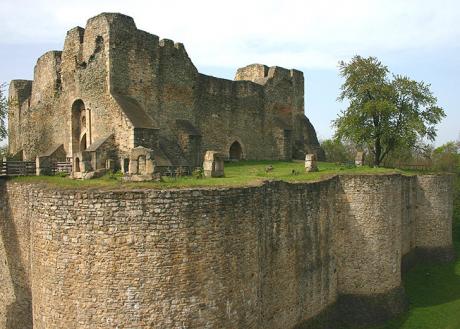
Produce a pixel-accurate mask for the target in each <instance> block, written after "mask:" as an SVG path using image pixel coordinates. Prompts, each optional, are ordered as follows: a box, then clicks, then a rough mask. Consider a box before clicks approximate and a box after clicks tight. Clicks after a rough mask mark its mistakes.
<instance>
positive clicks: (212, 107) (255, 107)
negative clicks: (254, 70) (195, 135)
mask: <svg viewBox="0 0 460 329" xmlns="http://www.w3.org/2000/svg"><path fill="white" fill-rule="evenodd" d="M198 90H199V95H198V97H197V111H196V117H197V119H196V122H197V124H198V128H199V130H200V131H201V134H202V136H203V139H202V150H203V151H206V150H217V151H220V152H222V153H223V154H226V155H228V152H229V149H230V145H231V144H232V143H233V142H234V141H235V140H237V141H238V142H239V143H240V144H241V146H242V148H243V153H244V156H245V158H246V159H251V160H255V159H270V158H272V157H273V153H274V152H273V149H274V143H273V136H269V135H270V132H271V130H270V129H271V126H270V125H269V121H268V120H267V113H265V111H264V109H263V108H264V90H263V87H262V86H259V85H257V84H254V83H252V82H247V81H238V82H235V81H230V80H225V79H219V78H215V77H211V76H207V75H203V74H200V76H199V84H198ZM255 136H258V137H257V138H255Z"/></svg>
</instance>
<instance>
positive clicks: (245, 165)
mask: <svg viewBox="0 0 460 329" xmlns="http://www.w3.org/2000/svg"><path fill="white" fill-rule="evenodd" d="M270 165H271V166H272V167H273V170H272V171H271V172H266V168H267V167H268V166H270ZM318 168H319V171H318V172H312V173H306V172H305V169H304V162H303V161H292V162H287V161H240V162H230V163H225V177H221V178H201V179H199V178H194V177H192V176H184V177H180V178H171V177H166V176H164V177H163V182H123V181H122V180H121V178H120V177H116V175H106V176H103V177H101V178H97V179H90V180H74V179H69V178H67V177H59V176H26V177H15V178H13V179H12V180H13V181H17V182H25V183H44V184H46V185H53V186H56V185H57V186H59V187H63V188H103V189H105V188H107V189H133V188H134V189H135V188H158V189H164V188H186V187H206V186H215V187H227V186H251V185H257V184H260V183H261V182H263V181H266V180H283V181H288V182H304V181H314V180H320V179H324V178H327V177H330V176H333V175H336V174H389V173H408V172H403V171H401V170H394V169H386V168H370V167H366V166H363V167H359V168H358V167H354V166H347V165H340V164H334V163H327V162H319V164H318Z"/></svg>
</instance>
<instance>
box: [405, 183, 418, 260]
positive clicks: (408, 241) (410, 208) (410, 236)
mask: <svg viewBox="0 0 460 329" xmlns="http://www.w3.org/2000/svg"><path fill="white" fill-rule="evenodd" d="M401 179H402V186H401V202H402V207H401V256H402V257H404V256H409V254H410V253H412V252H413V251H414V250H415V244H416V241H415V240H416V220H417V216H416V211H417V178H416V177H412V176H411V177H407V176H402V177H401Z"/></svg>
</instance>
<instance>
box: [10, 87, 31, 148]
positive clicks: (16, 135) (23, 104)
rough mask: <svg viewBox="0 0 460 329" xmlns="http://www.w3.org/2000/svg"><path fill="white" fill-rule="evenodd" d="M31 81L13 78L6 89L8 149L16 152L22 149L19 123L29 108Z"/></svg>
mask: <svg viewBox="0 0 460 329" xmlns="http://www.w3.org/2000/svg"><path fill="white" fill-rule="evenodd" d="M31 93H32V81H30V80H13V81H11V83H10V86H9V90H8V101H9V102H10V103H9V107H8V150H9V153H12V154H16V153H17V152H18V151H20V150H21V149H22V139H23V138H22V136H21V129H20V127H21V125H22V121H23V120H24V118H23V115H24V113H25V112H27V110H28V108H29V101H30V96H31Z"/></svg>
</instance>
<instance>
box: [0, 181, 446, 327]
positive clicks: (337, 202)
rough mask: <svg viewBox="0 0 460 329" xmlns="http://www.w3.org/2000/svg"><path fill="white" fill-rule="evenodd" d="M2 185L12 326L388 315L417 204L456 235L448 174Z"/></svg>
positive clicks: (306, 321)
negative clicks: (160, 184)
mask: <svg viewBox="0 0 460 329" xmlns="http://www.w3.org/2000/svg"><path fill="white" fill-rule="evenodd" d="M420 182H421V183H420ZM436 182H437V183H436ZM419 184H420V186H421V187H420V190H419V187H418V185H419ZM433 184H438V185H439V186H440V188H441V189H440V191H439V193H438V194H437V193H436V188H433V186H435V185H433ZM0 185H1V188H2V192H3V193H2V194H1V195H0V199H1V204H2V211H1V212H0V220H1V222H2V226H1V229H2V235H1V237H2V241H1V242H2V244H0V257H2V259H1V262H0V273H2V279H1V280H2V283H3V285H4V287H6V288H5V289H3V291H2V293H0V328H1V329H19V328H20V329H26V328H34V329H44V328H46V329H52V328H92V329H93V328H107V329H108V328H136V329H138V328H264V329H275V328H277V329H285V328H300V327H302V326H303V327H307V326H308V325H310V324H311V321H313V320H314V319H315V318H316V319H322V318H327V319H328V320H331V319H332V320H334V321H341V320H343V321H358V322H369V320H372V319H369V316H368V317H366V316H364V317H363V316H362V313H366V314H372V317H374V318H373V320H374V321H378V320H382V319H384V318H387V317H389V316H392V315H394V314H396V313H398V312H401V311H402V310H403V309H404V296H403V294H402V288H401V287H400V286H401V279H400V278H401V267H400V266H401V257H402V255H403V254H404V253H405V252H406V251H405V249H404V248H406V249H407V243H406V242H404V241H403V240H405V239H407V237H408V236H415V235H417V234H422V233H419V232H421V230H422V228H421V227H423V226H424V225H425V224H423V221H425V220H426V219H422V221H418V217H416V216H415V214H416V212H415V211H408V210H407V209H412V208H410V207H415V205H418V207H419V209H420V208H421V207H429V206H428V205H425V204H424V205H422V203H426V202H428V201H427V200H430V201H429V202H431V204H432V203H433V202H434V200H436V207H435V208H434V209H435V210H433V211H435V212H436V213H433V217H432V222H437V221H438V220H439V221H441V223H438V224H432V223H429V224H428V223H427V224H426V227H428V225H430V226H429V228H427V229H426V230H425V231H423V237H420V238H419V237H418V235H417V241H424V243H425V244H424V245H423V246H424V247H429V246H435V247H439V246H444V247H448V246H449V244H450V245H451V243H452V240H451V237H450V234H451V232H450V226H449V225H450V224H449V223H450V222H449V220H448V216H451V215H452V211H451V210H452V208H451V206H450V208H449V203H450V202H451V201H452V199H451V195H450V194H449V193H451V192H452V191H451V190H449V189H451V187H449V186H448V185H449V179H445V178H444V177H441V176H432V177H431V178H426V179H425V178H420V177H419V178H417V177H402V176H400V175H382V176H340V177H333V178H330V179H328V180H324V181H320V182H314V183H302V184H300V183H299V184H290V183H285V182H267V183H264V184H262V185H261V186H256V187H242V188H207V189H182V190H132V191H93V190H87V191H74V190H58V191H56V190H52V189H51V188H49V189H43V188H41V187H40V186H38V185H30V184H29V185H24V184H19V183H6V184H5V183H1V182H0ZM427 186H429V187H431V188H429V190H430V193H431V194H430V195H428V193H425V192H423V193H424V198H420V196H421V194H422V191H424V189H426V188H427ZM411 189H412V190H413V191H415V190H417V193H412V192H410V191H412V190H411ZM408 203H410V204H408ZM414 204H415V205H414ZM407 207H409V208H407ZM443 207H444V208H443ZM443 209H445V213H443ZM449 211H450V212H449ZM417 214H418V212H417ZM413 223H416V225H413ZM415 226H416V227H417V230H416V232H415V233H412V232H413V229H412V228H413V227H415ZM14 231H15V232H17V238H16V239H11V238H10V237H9V236H10V232H14ZM441 231H442V232H441ZM439 239H446V241H444V242H439ZM404 246H405V247H404ZM409 246H411V244H410V243H409ZM420 246H421V244H420ZM19 254H20V255H19ZM25 255H27V256H25ZM5 259H6V262H4V260H5ZM6 264H7V266H5V265H6ZM18 264H20V266H19V265H18ZM12 305H13V306H14V305H16V306H17V305H22V306H20V307H16V313H15V316H18V315H19V318H17V317H16V318H13V317H12V314H11V313H8V312H5V310H7V309H11V307H12ZM31 305H32V308H33V312H32V310H31ZM344 305H346V306H347V307H344ZM336 306H337V307H336ZM350 307H351V308H353V309H351V310H350ZM356 309H359V310H360V312H352V311H356ZM32 314H33V327H32ZM325 314H327V317H326V316H324V315H325ZM14 319H22V320H20V321H19V320H14ZM15 321H19V322H17V323H16V322H15ZM21 321H22V322H21ZM371 322H372V321H371ZM6 323H9V325H7V324H6ZM320 326H321V325H320ZM322 326H323V327H327V326H328V324H325V323H323V324H322Z"/></svg>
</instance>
